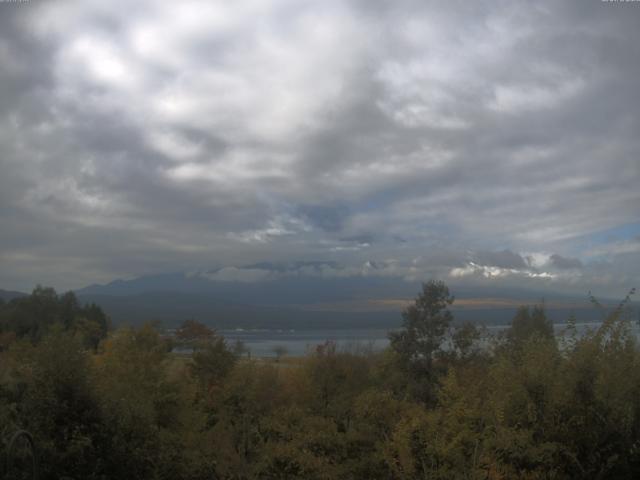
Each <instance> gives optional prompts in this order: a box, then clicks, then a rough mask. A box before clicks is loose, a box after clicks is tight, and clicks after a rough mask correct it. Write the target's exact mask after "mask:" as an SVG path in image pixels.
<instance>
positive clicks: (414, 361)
mask: <svg viewBox="0 0 640 480" xmlns="http://www.w3.org/2000/svg"><path fill="white" fill-rule="evenodd" d="M453 301H454V297H453V296H452V295H451V294H450V293H449V288H448V287H447V286H446V285H445V284H444V282H442V281H436V280H430V281H429V282H427V283H423V284H422V292H421V293H420V294H419V295H418V296H417V297H416V299H415V301H414V303H413V305H410V306H409V307H407V308H406V309H405V310H404V311H403V312H402V319H403V325H402V327H403V328H402V330H400V331H399V332H392V333H390V334H389V339H390V341H391V348H392V349H393V350H394V351H395V352H396V354H397V356H398V360H399V362H400V367H401V368H402V369H404V370H405V372H406V373H407V374H408V376H409V380H410V381H411V384H410V389H411V390H413V394H414V395H416V396H417V397H418V398H420V399H421V400H422V401H425V402H427V403H430V402H432V401H433V400H434V399H435V396H434V387H435V383H436V377H437V372H436V368H435V367H434V359H435V357H436V355H437V354H438V353H440V352H441V345H442V342H443V340H444V338H445V335H446V334H447V332H448V331H449V326H450V325H451V321H452V320H453V315H452V314H451V312H450V311H449V306H450V305H451V304H452V303H453Z"/></svg>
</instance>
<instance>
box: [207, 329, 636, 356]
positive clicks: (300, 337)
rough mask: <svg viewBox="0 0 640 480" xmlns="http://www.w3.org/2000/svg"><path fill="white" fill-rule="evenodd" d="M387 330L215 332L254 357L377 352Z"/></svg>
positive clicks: (558, 331)
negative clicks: (330, 347)
mask: <svg viewBox="0 0 640 480" xmlns="http://www.w3.org/2000/svg"><path fill="white" fill-rule="evenodd" d="M600 325H601V323H600V322H588V323H578V324H577V325H576V329H577V331H578V333H583V332H585V331H587V330H590V329H596V328H598V326H600ZM507 327H508V326H506V325H488V326H486V329H487V333H488V334H489V335H495V334H498V333H499V332H500V331H502V330H504V329H505V328H507ZM566 328H567V324H565V323H556V324H554V329H555V331H556V335H558V336H559V337H561V336H562V335H563V331H564V330H565V329H566ZM632 328H633V330H634V332H635V334H636V336H639V335H640V330H639V329H638V325H637V324H636V323H633V324H632ZM388 332H389V330H388V329H380V328H369V329H366V328H360V329H344V328H343V329H302V330H293V329H291V330H287V329H272V330H270V329H247V330H245V329H241V328H238V329H233V330H231V329H227V330H219V331H218V333H219V334H221V335H223V336H224V337H225V338H226V340H227V342H228V344H229V345H230V346H233V344H234V343H235V342H236V341H241V342H243V343H244V346H245V347H246V348H247V349H248V350H249V351H250V352H251V355H252V356H255V357H275V356H276V353H275V349H276V348H284V349H285V350H286V352H287V353H286V355H290V356H301V355H305V354H307V353H309V352H310V351H313V350H314V349H315V348H316V346H317V345H321V344H323V343H325V342H327V341H332V342H335V343H336V346H337V348H338V350H349V351H368V350H373V351H379V350H383V349H384V348H385V347H387V346H388V345H389V339H388V337H387V334H388Z"/></svg>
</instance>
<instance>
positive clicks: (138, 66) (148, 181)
mask: <svg viewBox="0 0 640 480" xmlns="http://www.w3.org/2000/svg"><path fill="white" fill-rule="evenodd" d="M0 10H1V11H0V169H1V171H2V175H0V221H2V224H3V234H2V235H1V236H0V262H1V263H2V269H1V271H2V274H1V275H0V284H1V285H3V286H4V287H5V288H28V287H29V286H30V285H32V284H34V283H36V282H45V283H51V284H54V285H57V286H60V287H69V286H80V285H83V284H85V283H92V282H94V281H105V280H109V279H111V278H113V277H120V276H122V277H129V276H132V275H137V274H144V273H154V272H161V271H178V270H182V271H186V270H206V269H208V268H211V267H213V266H216V267H219V268H221V269H222V268H239V267H241V266H243V265H248V264H251V263H255V262H264V261H269V262H291V261H293V260H321V261H329V262H337V263H339V264H340V265H344V266H345V268H346V270H344V271H346V272H349V271H352V270H353V272H359V271H360V269H361V267H362V265H365V264H366V262H367V261H377V262H382V263H384V264H385V265H393V269H392V270H393V272H394V273H393V274H394V275H395V274H397V275H399V276H401V277H403V278H405V277H406V278H409V277H411V278H414V277H415V278H417V277H419V276H427V275H440V276H447V275H449V274H450V272H451V271H452V270H453V269H458V270H455V271H456V272H457V273H458V274H459V275H458V276H455V278H456V281H459V282H467V281H469V282H470V281H478V282H486V281H503V279H502V278H503V277H501V276H500V275H503V274H504V275H506V273H504V272H506V271H507V270H509V271H510V272H511V273H509V276H510V278H509V281H510V282H516V283H517V282H521V283H522V284H523V285H526V286H532V288H533V287H535V286H536V285H538V286H539V285H543V286H545V285H547V284H548V283H549V282H555V283H553V288H554V289H558V288H560V289H562V288H566V289H581V288H583V287H584V286H585V285H590V284H591V282H593V283H594V284H595V283H597V284H598V285H602V288H607V289H612V290H613V289H617V288H620V285H621V284H622V283H624V282H637V280H638V276H637V275H638V274H637V273H633V271H631V270H629V269H628V267H627V266H626V265H629V264H635V263H637V257H638V255H639V254H640V253H639V252H638V250H637V249H634V248H635V247H634V246H633V242H632V241H631V238H632V237H633V236H635V235H638V230H639V229H638V227H637V225H638V224H637V222H638V217H637V205H638V201H639V200H640V193H638V189H637V184H638V180H639V179H640V164H639V163H638V160H637V159H638V157H639V154H640V140H638V138H637V131H640V121H639V120H640V118H639V117H640V116H639V114H638V109H637V105H638V104H639V103H640V98H638V95H640V93H639V92H638V88H637V78H639V77H640V48H639V47H638V45H640V42H639V40H640V38H639V36H640V33H639V32H640V29H638V25H640V9H639V8H637V6H636V5H633V4H625V3H619V4H618V3H606V2H605V3H603V2H599V1H594V2H586V3H585V2H565V3H563V4H557V3H555V2H542V3H537V4H536V5H531V4H529V3H525V2H515V3H513V2H473V3H456V4H455V5H451V6H446V8H443V6H442V5H438V6H436V5H435V4H432V3H429V2H414V1H402V2H394V3H392V4H390V3H388V2H368V1H367V2H363V1H352V2H333V1H328V2H322V3H319V4H305V5H301V4H296V3H292V2H290V1H288V0H277V1H273V2H258V3H252V2H233V4H231V3H228V2H209V3H207V4H201V3H197V2H187V3H179V4H175V3H167V2H154V1H151V0H147V1H143V2H138V3H136V5H131V4H130V3H125V2H120V1H115V2H110V3H109V4H108V5H105V4H103V3H102V2H101V3H98V2H94V1H89V2H84V3H82V4H75V3H73V4H68V3H65V2H43V3H37V2H29V3H27V4H13V3H2V4H0ZM258 18H259V19H260V21H257V20H256V19H258ZM634 225H635V227H634ZM624 226H631V227H629V228H628V232H630V233H628V236H629V238H619V239H616V240H615V241H613V242H608V243H607V242H602V241H601V240H591V237H592V236H593V237H594V238H595V236H597V235H598V234H599V232H603V231H607V230H610V229H615V228H621V227H624ZM634 229H635V230H634ZM469 252H472V253H469ZM473 252H475V253H473ZM547 252H562V256H560V255H559V254H556V255H550V254H549V253H547ZM623 256H624V259H625V262H626V263H625V262H622V261H621V260H620V259H621V258H623ZM529 257H531V258H537V259H538V260H536V262H537V263H536V262H534V263H535V264H531V263H530V262H528V261H525V258H529ZM469 261H472V262H474V263H475V264H476V265H480V266H484V267H496V268H498V269H502V270H491V272H493V273H492V275H493V276H492V277H491V278H490V279H489V278H488V276H487V275H485V274H487V273H488V272H489V270H477V269H476V270H473V269H470V270H469V268H468V262H469ZM545 262H546V263H545ZM634 262H635V263H634ZM545 265H547V266H551V267H554V268H555V270H557V272H555V271H554V272H549V274H550V275H551V274H554V275H557V276H556V277H555V278H554V279H550V277H549V278H547V277H539V276H538V277H536V276H534V274H535V275H538V274H542V273H544V272H546V270H545ZM580 266H582V267H583V268H579V267H580ZM389 268H390V267H389ZM617 268H620V269H621V272H624V274H623V275H622V274H621V276H619V277H616V275H615V274H614V269H617ZM349 269H352V270H349ZM382 270H385V269H382ZM574 270H575V272H573V271H574ZM221 271H222V270H221ZM224 272H225V275H231V276H233V275H235V274H238V275H239V274H243V275H245V274H246V272H244V271H242V272H238V271H236V270H233V269H232V270H226V271H224ZM385 272H386V273H385V274H387V273H388V274H390V273H389V272H391V270H389V269H388V268H387V269H386V270H385ZM500 272H502V273H500ZM514 272H520V273H514ZM563 272H564V273H563ZM636 272H637V270H636ZM251 273H256V272H251ZM378 273H380V272H378ZM476 276H477V279H475V278H476ZM249 277H250V278H251V279H253V278H254V277H251V275H249ZM258 277H259V276H258ZM498 277H500V279H499V278H498ZM243 278H244V277H243ZM256 278H257V277H256ZM452 278H453V277H452ZM504 281H506V280H504ZM541 282H543V283H541ZM545 282H546V283H545ZM587 289H588V288H587Z"/></svg>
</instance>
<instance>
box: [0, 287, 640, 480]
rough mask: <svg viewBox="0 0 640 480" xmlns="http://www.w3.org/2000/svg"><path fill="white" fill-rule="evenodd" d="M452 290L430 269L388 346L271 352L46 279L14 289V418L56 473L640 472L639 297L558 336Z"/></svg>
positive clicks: (10, 348) (0, 311) (8, 410)
mask: <svg viewBox="0 0 640 480" xmlns="http://www.w3.org/2000/svg"><path fill="white" fill-rule="evenodd" d="M453 300H454V299H453V297H452V296H451V295H450V294H449V291H448V289H447V287H446V286H445V285H444V284H442V283H439V282H429V283H427V284H425V285H424V287H423V291H422V292H421V294H420V295H419V296H418V297H417V298H416V301H415V304H413V305H412V306H410V307H409V308H407V309H406V311H405V312H404V313H403V329H402V330H401V331H399V332H397V333H395V334H392V335H391V336H390V340H391V346H390V348H389V349H387V350H386V351H384V352H381V353H374V352H368V351H361V352H354V351H347V352H345V351H339V350H338V349H337V348H336V346H335V345H334V344H331V343H326V344H324V345H320V346H318V347H317V348H316V349H315V351H313V352H311V353H310V354H309V355H307V356H306V357H305V358H302V359H286V358H284V359H280V361H279V362H268V361H264V360H250V359H247V358H245V357H243V356H241V349H236V350H234V349H232V348H230V347H229V346H228V345H227V344H226V343H225V341H224V339H222V338H220V337H219V336H217V335H216V334H215V333H214V332H213V331H211V330H210V329H208V328H207V327H205V326H204V325H201V324H199V323H197V322H194V321H190V322H185V323H184V324H183V326H182V327H181V328H180V329H179V330H178V331H177V332H176V335H175V336H174V337H171V338H169V337H167V336H164V335H162V334H161V333H160V332H159V331H158V330H157V329H156V328H154V326H152V325H145V326H143V327H141V328H137V329H132V328H120V329H118V330H115V331H111V332H108V331H107V327H108V323H107V319H106V317H105V315H104V314H103V313H102V311H101V310H100V309H99V307H96V306H93V305H91V306H79V305H78V303H77V301H76V300H75V297H74V296H73V294H65V295H62V296H58V295H56V293H55V292H54V291H53V290H51V289H43V288H37V289H36V290H35V291H34V292H33V294H32V295H31V296H29V297H26V298H22V299H16V300H12V301H11V302H8V303H6V304H2V305H0V428H4V431H5V432H7V431H10V430H12V429H13V430H15V429H16V428H24V429H27V430H29V431H30V432H31V433H32V434H33V435H34V437H35V440H36V443H37V445H38V449H39V455H40V461H41V473H42V475H41V476H42V478H48V479H58V478H75V479H124V478H136V479H146V478H148V479H213V478H220V479H338V478H340V479H415V478H430V479H431V478H433V479H449V478H451V479H453V478H455V479H458V478H460V479H543V478H544V479H552V478H553V479H595V478H637V477H638V475H640V350H639V349H638V345H637V343H636V338H635V336H634V335H633V334H632V332H631V330H630V323H629V319H628V316H626V315H625V306H626V305H627V303H628V301H625V302H622V303H621V304H620V306H619V307H618V308H616V309H615V310H613V311H612V312H610V314H609V315H608V316H607V317H606V318H605V319H604V320H603V322H602V324H601V326H600V327H599V328H597V329H595V330H593V331H590V332H587V333H585V334H582V333H581V334H578V333H577V331H576V327H575V326H574V324H573V322H574V321H573V320H571V322H570V326H569V329H568V331H567V332H566V333H565V335H563V336H562V337H560V339H556V338H555V337H554V335H553V329H552V326H551V324H550V322H549V321H548V320H547V319H546V316H545V313H544V309H543V308H542V307H534V308H532V309H531V308H528V307H522V308H521V309H519V310H518V312H517V313H516V315H515V317H514V319H513V323H512V326H511V328H510V329H509V330H507V331H506V333H505V334H504V335H500V336H498V337H496V338H490V339H488V338H487V336H486V335H482V334H481V332H479V331H478V330H477V329H476V328H475V327H473V326H471V325H462V326H458V327H455V328H454V327H452V321H453V318H452V315H451V313H450V312H449V310H448V307H449V305H450V304H451V303H452V302H453ZM627 300H628V299H627ZM175 342H179V343H181V344H183V345H184V346H187V347H189V348H190V349H192V351H193V354H192V355H188V356H187V355H177V354H175V353H172V347H173V346H174V344H175Z"/></svg>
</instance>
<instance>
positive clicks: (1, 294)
mask: <svg viewBox="0 0 640 480" xmlns="http://www.w3.org/2000/svg"><path fill="white" fill-rule="evenodd" d="M27 295H29V294H28V293H23V292H16V291H12V290H2V289H1V288H0V298H1V299H2V300H4V301H5V302H8V301H10V300H13V299H14V298H20V297H26V296H27Z"/></svg>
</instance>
